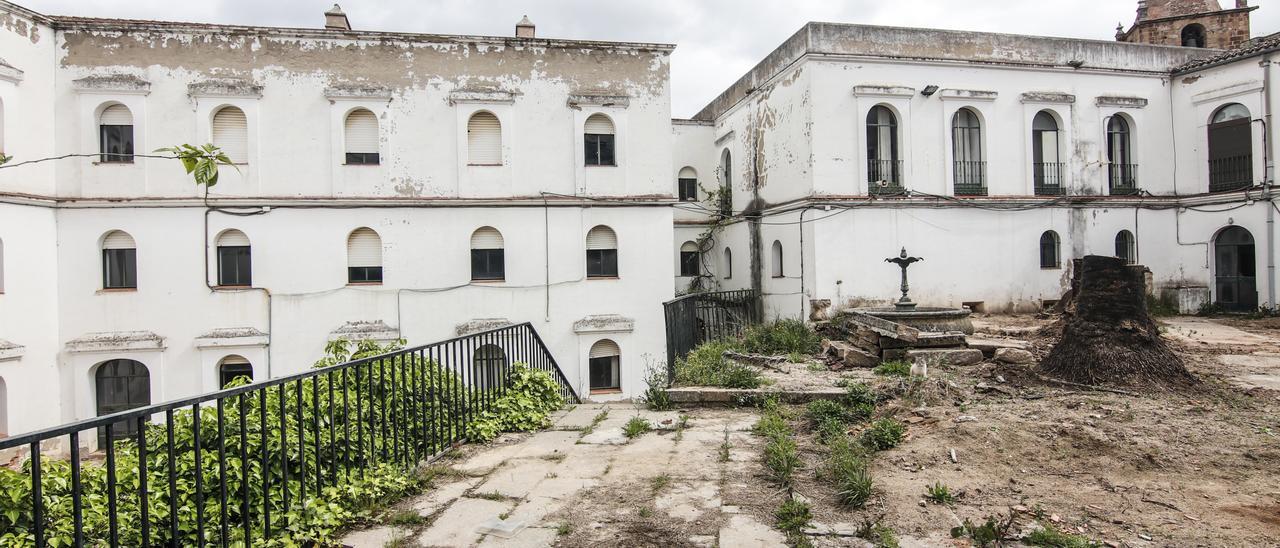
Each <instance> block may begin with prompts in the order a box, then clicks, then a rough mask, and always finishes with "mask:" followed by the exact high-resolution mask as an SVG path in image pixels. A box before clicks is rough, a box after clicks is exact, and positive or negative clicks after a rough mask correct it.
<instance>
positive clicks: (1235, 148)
mask: <svg viewBox="0 0 1280 548" xmlns="http://www.w3.org/2000/svg"><path fill="white" fill-rule="evenodd" d="M1252 124H1253V121H1252V115H1251V114H1249V109H1247V108H1245V106H1244V105H1241V104H1239V103H1231V104H1228V105H1225V106H1223V107H1221V108H1219V109H1218V110H1216V111H1214V113H1213V119H1212V121H1211V122H1210V123H1209V192H1226V191H1231V190H1240V189H1244V188H1249V187H1251V186H1253V129H1252Z"/></svg>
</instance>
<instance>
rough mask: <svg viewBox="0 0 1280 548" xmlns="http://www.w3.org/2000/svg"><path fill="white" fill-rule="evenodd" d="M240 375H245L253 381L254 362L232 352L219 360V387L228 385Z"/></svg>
mask: <svg viewBox="0 0 1280 548" xmlns="http://www.w3.org/2000/svg"><path fill="white" fill-rule="evenodd" d="M240 377H244V378H246V379H247V380H248V381H250V382H252V381H253V364H251V363H249V360H246V359H244V357H242V356H237V355H235V354H232V355H230V356H227V357H225V358H222V361H219V362H218V388H219V389H222V388H226V387H227V385H229V384H231V381H234V380H236V379H238V378H240Z"/></svg>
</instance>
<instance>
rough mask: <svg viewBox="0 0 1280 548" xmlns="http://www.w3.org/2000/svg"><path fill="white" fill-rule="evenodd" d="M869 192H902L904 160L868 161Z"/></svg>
mask: <svg viewBox="0 0 1280 548" xmlns="http://www.w3.org/2000/svg"><path fill="white" fill-rule="evenodd" d="M867 191H868V192H870V193H871V194H898V193H901V192H902V160H874V159H872V160H867Z"/></svg>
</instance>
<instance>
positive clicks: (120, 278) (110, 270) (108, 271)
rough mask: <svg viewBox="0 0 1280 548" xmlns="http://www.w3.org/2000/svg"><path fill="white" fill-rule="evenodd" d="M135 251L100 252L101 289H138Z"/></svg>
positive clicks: (108, 250) (114, 250) (106, 250)
mask: <svg viewBox="0 0 1280 548" xmlns="http://www.w3.org/2000/svg"><path fill="white" fill-rule="evenodd" d="M136 252H137V250H134V249H104V250H102V287H103V288H104V289H134V288H137V287H138V269H137V260H136V258H137V254H136Z"/></svg>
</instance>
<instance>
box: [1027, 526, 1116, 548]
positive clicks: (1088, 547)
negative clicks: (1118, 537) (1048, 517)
mask: <svg viewBox="0 0 1280 548" xmlns="http://www.w3.org/2000/svg"><path fill="white" fill-rule="evenodd" d="M1040 526H1041V529H1038V530H1036V531H1033V532H1031V533H1030V534H1028V535H1027V536H1025V537H1023V538H1022V542H1023V543H1025V544H1028V545H1031V546H1044V547H1045V548H1098V547H1100V546H1102V543H1100V542H1098V541H1096V540H1092V539H1090V538H1087V537H1084V536H1081V535H1073V534H1070V533H1064V532H1062V531H1060V530H1058V528H1057V527H1054V526H1053V524H1052V523H1044V522H1040Z"/></svg>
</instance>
